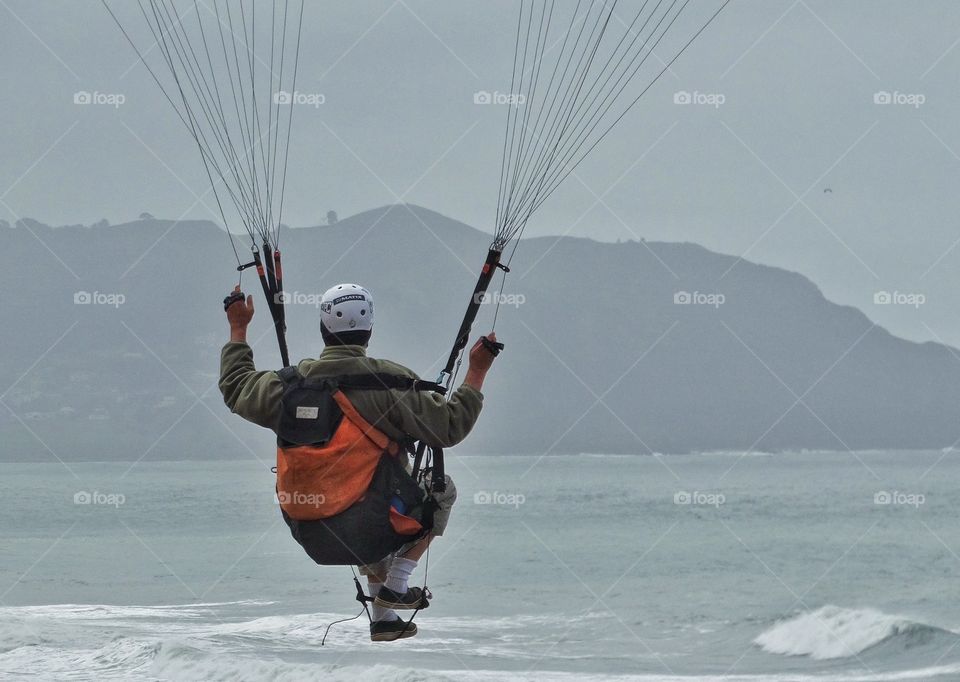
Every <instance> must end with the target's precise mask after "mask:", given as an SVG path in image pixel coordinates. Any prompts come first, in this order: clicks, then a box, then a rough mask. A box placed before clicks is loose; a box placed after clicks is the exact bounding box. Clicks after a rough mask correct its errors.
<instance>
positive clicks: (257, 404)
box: [220, 342, 483, 448]
mask: <svg viewBox="0 0 960 682" xmlns="http://www.w3.org/2000/svg"><path fill="white" fill-rule="evenodd" d="M297 369H298V370H299V371H300V374H301V375H303V376H304V377H306V378H308V379H321V378H323V377H329V376H343V375H352V374H368V373H386V374H396V375H400V376H409V377H414V378H417V375H416V374H414V373H413V372H412V371H411V370H409V369H407V368H406V367H403V366H402V365H398V364H396V363H394V362H390V361H388V360H376V359H374V358H370V357H367V353H366V349H365V348H364V347H363V346H328V347H327V348H324V350H323V352H322V353H321V354H320V357H319V358H317V359H316V360H311V359H307V360H301V361H300V364H298V365H297ZM220 392H221V393H222V394H223V401H224V402H225V403H226V404H227V407H229V408H230V410H231V411H232V412H234V413H235V414H238V415H240V416H241V417H243V418H244V419H246V420H247V421H251V422H253V423H254V424H259V425H260V426H264V427H266V428H268V429H272V428H273V427H274V426H275V425H276V423H277V419H278V417H279V414H280V398H281V396H282V394H283V382H282V381H281V380H280V377H278V376H277V373H276V372H274V371H257V368H256V366H255V365H254V362H253V349H252V348H250V346H248V345H247V344H245V343H236V342H230V343H228V344H227V345H225V346H224V347H223V351H222V352H221V356H220ZM344 393H345V394H346V396H347V398H349V400H350V402H351V403H353V405H354V407H356V408H357V411H358V412H359V413H360V415H361V416H362V417H363V418H364V419H366V420H367V421H368V422H370V423H371V424H373V425H374V426H375V427H376V428H378V429H380V430H381V431H382V432H383V433H384V434H386V435H387V436H388V437H390V438H392V439H393V440H401V439H402V438H403V437H404V436H405V435H406V436H410V437H412V438H413V439H415V440H422V441H424V442H425V443H426V444H427V445H429V446H431V447H443V448H446V447H452V446H454V445H456V444H457V443H459V442H460V441H462V440H463V439H464V438H466V437H467V434H469V433H470V430H471V429H472V428H473V425H474V424H475V423H476V422H477V418H478V417H479V416H480V409H481V408H482V407H483V394H482V393H480V391H477V390H476V389H474V388H471V387H470V386H461V387H460V388H458V389H457V390H456V391H455V392H454V393H453V395H452V396H450V400H446V399H445V398H444V397H443V396H440V395H438V394H436V393H434V392H432V391H400V390H396V389H390V390H384V391H368V390H356V389H344Z"/></svg>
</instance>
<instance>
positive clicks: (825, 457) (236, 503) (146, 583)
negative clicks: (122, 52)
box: [0, 452, 960, 682]
mask: <svg viewBox="0 0 960 682" xmlns="http://www.w3.org/2000/svg"><path fill="white" fill-rule="evenodd" d="M449 459H450V461H449V464H448V470H449V472H450V473H451V474H452V475H453V476H454V478H455V480H456V482H457V487H458V489H459V494H460V497H459V500H458V502H457V506H456V508H455V512H454V516H453V518H452V520H451V524H450V527H449V529H448V531H447V534H446V536H445V537H443V538H441V539H439V540H437V542H436V543H435V545H434V548H433V550H432V551H431V554H430V557H429V567H428V584H429V587H430V588H431V590H432V592H433V594H434V601H433V604H432V605H431V606H430V608H429V609H428V610H426V611H425V612H423V613H421V614H420V615H419V616H418V617H417V622H418V624H419V627H420V634H419V635H418V636H417V637H416V638H413V639H410V640H405V641H402V642H395V643H389V644H383V643H381V644H374V643H371V642H370V641H369V638H368V632H367V622H366V619H365V617H363V618H361V619H358V620H354V621H350V622H347V623H343V624H340V625H336V626H334V627H333V628H332V629H331V631H330V635H329V637H328V639H327V642H326V645H324V646H321V640H322V638H323V635H324V632H325V630H326V627H327V625H328V624H329V623H330V622H331V621H334V620H338V619H342V618H349V617H352V616H354V615H356V614H357V613H358V612H359V605H358V604H357V602H356V601H354V588H353V584H352V576H351V573H350V570H349V569H348V568H321V567H318V566H316V565H314V564H312V562H311V561H310V560H309V559H308V558H307V557H306V555H305V554H304V553H303V551H302V550H301V549H300V548H299V547H298V546H297V545H296V544H295V543H294V542H293V540H292V539H291V538H290V536H289V532H288V531H287V528H286V526H285V525H284V524H283V522H282V520H281V519H280V518H279V513H278V510H277V508H276V501H275V499H274V496H273V489H272V485H273V477H272V474H271V473H270V470H269V465H270V462H269V461H265V462H263V463H261V462H250V461H243V462H209V461H205V462H140V463H137V464H134V465H131V463H78V464H70V465H69V469H68V468H66V467H64V466H62V465H60V464H56V463H52V464H4V465H2V471H3V476H2V479H0V495H2V497H0V499H2V504H0V517H2V526H3V528H4V529H5V533H4V537H3V539H2V541H0V678H3V679H31V680H178V681H180V680H277V681H279V680H319V679H322V680H333V681H336V680H351V681H357V680H360V681H365V680H404V681H414V680H531V681H532V680H537V681H540V680H644V681H650V682H654V681H657V682H660V681H664V682H665V681H668V680H685V681H686V680H691V681H692V680H703V681H707V680H710V681H730V682H732V681H735V680H751V681H753V680H774V681H780V682H787V681H798V682H800V681H803V682H807V681H811V682H812V681H819V680H845V681H849V682H853V681H864V682H866V681H874V680H877V681H879V680H960V610H958V608H957V607H958V584H960V581H958V577H960V527H958V523H957V508H956V502H957V500H958V496H957V482H958V481H960V456H958V453H956V452H859V453H817V452H807V453H788V454H765V453H752V454H750V455H747V456H744V455H742V454H741V453H735V452H733V453H711V454H699V455H669V456H621V455H602V454H598V455H580V456H550V457H544V458H537V457H530V456H519V455H518V456H513V457H511V456H496V457H492V456H491V457H484V456H469V457H458V456H456V454H453V455H451V457H450V458H449ZM423 568H424V562H421V566H420V568H419V569H418V572H417V573H416V574H415V580H422V577H423Z"/></svg>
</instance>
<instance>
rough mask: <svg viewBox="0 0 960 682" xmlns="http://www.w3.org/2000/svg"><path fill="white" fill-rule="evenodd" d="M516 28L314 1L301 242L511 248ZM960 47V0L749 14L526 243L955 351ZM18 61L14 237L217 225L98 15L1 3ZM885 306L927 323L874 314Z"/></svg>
mask: <svg viewBox="0 0 960 682" xmlns="http://www.w3.org/2000/svg"><path fill="white" fill-rule="evenodd" d="M693 2H694V3H702V4H703V6H707V5H709V6H714V7H715V6H716V4H717V0H693ZM114 4H117V3H116V0H114ZM130 4H131V3H128V6H129V5H130ZM622 5H624V6H629V5H630V3H629V2H628V0H623V2H622ZM516 11H517V3H515V2H489V1H484V2H451V1H450V0H444V1H439V0H437V1H433V0H430V1H418V0H406V1H405V2H389V1H384V2H373V1H368V0H354V1H352V2H319V1H316V2H313V1H311V2H308V4H307V13H306V17H305V25H304V45H303V49H302V57H301V60H302V61H301V69H302V71H301V75H300V80H299V84H300V87H299V88H298V89H301V90H304V91H308V92H317V93H322V94H323V96H324V99H325V101H324V103H323V105H322V106H320V107H317V108H307V109H305V110H303V111H299V110H298V111H297V120H296V124H295V130H294V138H293V139H294V143H293V145H292V149H291V159H290V164H291V170H290V178H289V181H288V193H287V203H286V208H285V222H288V223H290V224H293V225H313V224H318V223H320V222H322V220H323V216H324V215H325V213H326V212H327V211H328V210H330V209H334V210H336V211H337V212H338V213H339V214H340V215H341V216H346V215H350V214H352V213H356V212H359V211H362V210H366V209H369V208H373V207H376V206H380V205H383V204H388V203H394V202H397V201H407V202H412V203H416V204H420V205H423V206H426V207H429V208H432V209H434V210H437V211H440V212H442V213H445V214H447V215H449V216H451V217H454V218H456V219H459V220H462V221H464V222H467V223H469V224H471V225H474V226H476V227H478V228H480V229H486V230H490V229H492V223H493V218H494V210H495V206H496V198H497V182H498V177H499V176H498V172H499V152H500V147H499V140H500V136H501V135H502V130H503V115H502V112H501V111H500V110H498V107H497V106H483V105H477V104H475V103H474V93H475V92H477V91H480V90H487V91H507V90H508V89H509V76H510V70H511V61H512V58H513V39H514V33H513V31H514V26H515V22H516ZM958 41H960V3H958V2H956V1H955V0H910V1H908V0H890V1H882V0H796V1H795V0H733V2H732V4H731V5H730V6H729V7H728V8H727V10H726V11H725V12H724V13H723V14H722V15H721V17H720V18H719V19H718V20H717V21H716V23H715V24H713V26H711V28H710V30H709V31H708V32H707V33H706V34H704V35H703V36H702V38H701V39H700V40H699V41H698V42H697V43H696V44H695V45H694V47H693V48H691V50H690V51H688V52H687V53H686V54H685V55H684V56H683V58H682V59H681V60H680V61H679V62H677V64H676V65H675V66H674V68H673V69H672V70H671V72H670V73H669V74H668V75H667V76H665V77H664V79H663V80H662V81H661V82H660V83H659V84H658V85H657V86H656V87H655V88H654V89H653V90H652V91H651V92H650V93H648V96H647V97H646V98H645V100H644V101H642V102H641V104H640V105H639V106H638V107H637V108H636V109H634V110H633V111H632V112H631V113H630V114H629V115H628V117H627V118H626V119H624V121H623V123H622V125H621V126H620V127H619V128H618V129H616V130H615V131H614V132H613V133H612V134H611V136H610V137H608V138H607V140H606V141H605V142H604V143H603V144H601V145H600V146H599V147H598V148H597V149H596V150H595V151H594V153H593V154H592V155H591V156H590V157H589V159H588V161H587V162H586V163H584V164H582V165H581V166H580V167H579V168H578V169H577V171H576V174H575V176H573V177H571V178H570V179H569V180H568V181H567V182H566V184H565V185H564V187H563V189H562V190H561V191H560V192H558V193H557V194H556V195H555V196H553V197H552V198H551V199H550V201H549V202H548V203H547V204H546V205H544V206H543V208H542V209H541V210H540V211H539V212H538V214H537V215H536V217H535V219H534V220H533V222H532V223H531V224H530V227H529V229H528V233H529V234H531V235H533V234H541V235H542V234H564V233H569V234H574V235H580V236H589V237H593V238H596V239H602V240H614V241H615V240H617V239H636V238H638V237H644V238H646V239H649V240H666V241H693V242H698V243H700V244H703V245H704V246H706V247H708V248H710V249H714V250H717V251H720V252H724V253H730V254H735V255H738V256H739V255H743V256H744V257H745V258H747V259H749V260H754V261H758V262H761V263H765V264H770V265H776V266H782V267H785V268H789V269H792V270H797V271H799V272H801V273H803V274H804V275H806V276H808V277H810V278H811V279H812V280H813V281H814V282H816V283H817V284H818V285H819V286H820V287H821V288H822V289H823V291H824V293H825V294H826V296H827V297H828V298H830V299H831V300H834V301H837V302H839V303H844V304H849V305H854V306H857V307H858V308H861V309H862V310H864V311H865V312H866V313H867V314H868V315H869V316H870V317H871V318H872V319H874V320H876V321H877V322H879V323H880V324H883V325H884V326H886V327H888V328H890V329H891V330H892V331H894V332H895V333H897V334H900V335H903V336H906V337H908V338H912V339H916V340H929V339H935V340H942V341H945V342H948V343H952V344H954V345H958V346H960V274H958V273H960V247H958V246H957V241H958V240H960V224H958V215H960V199H958V197H960V192H958V191H957V188H958V187H960V157H958V154H960V129H958V124H957V122H958V121H960V92H958V89H957V82H958V79H957V71H958V68H960V46H958ZM0 57H2V63H3V87H2V88H0V108H2V111H3V126H2V129H0V136H2V137H0V139H2V161H0V218H3V219H6V220H10V221H13V220H15V219H17V218H20V217H33V218H36V219H38V220H41V221H43V222H47V223H51V224H74V223H92V222H95V221H97V220H99V219H101V218H107V219H108V220H110V221H111V222H120V221H125V220H130V219H133V218H135V217H136V216H137V215H139V214H140V213H141V212H143V211H149V212H151V213H153V214H154V215H156V216H158V217H167V218H177V217H180V216H186V217H193V218H211V219H217V216H216V214H215V213H214V212H213V211H212V210H211V209H212V205H210V204H209V202H208V203H207V205H205V204H204V203H199V204H198V203H197V199H196V197H197V195H199V194H201V193H202V192H203V191H204V189H205V188H206V186H207V180H206V177H205V176H204V174H203V169H202V166H201V165H200V163H199V160H198V158H199V157H198V154H197V151H196V149H195V147H194V146H192V145H193V142H192V140H190V138H189V137H188V136H187V135H186V134H185V133H184V130H183V128H182V124H181V123H180V122H179V121H178V120H177V119H176V118H175V117H174V116H173V115H172V114H171V111H170V108H169V105H168V104H167V103H166V102H165V101H164V100H163V99H162V97H161V95H160V94H159V92H158V90H157V88H156V86H155V85H154V84H153V83H152V82H151V81H150V80H149V77H148V75H147V73H146V72H145V71H144V69H143V68H142V67H141V66H138V65H137V63H136V61H137V60H136V56H135V55H134V54H133V53H132V51H131V49H130V47H129V45H128V44H126V42H125V41H124V40H123V38H122V36H121V35H120V34H119V31H118V30H117V28H116V26H115V25H114V24H113V22H112V20H111V19H110V17H109V15H108V14H107V13H106V11H105V10H104V8H103V7H102V5H101V3H100V1H99V0H71V1H70V2H64V1H54V0H0ZM78 91H96V92H102V93H122V94H123V95H124V97H125V102H124V104H123V105H122V106H120V107H117V108H113V107H109V106H80V105H75V104H74V93H76V92H78ZM678 91H688V92H700V93H712V94H720V95H722V100H723V103H722V104H721V105H720V106H716V107H715V106H706V105H703V106H697V105H678V104H675V103H674V94H675V93H677V92H678ZM884 92H888V93H892V96H891V99H892V100H893V102H892V103H890V104H886V103H883V98H882V96H881V99H880V103H877V93H884ZM898 95H899V97H898ZM898 101H899V102H900V103H898ZM218 222H219V221H218ZM521 254H522V252H521ZM430 257H431V254H424V262H425V263H426V262H427V261H428V260H429V259H430ZM521 257H522V256H521ZM571 276H576V275H575V273H571ZM664 276H669V273H667V272H664ZM718 288H719V289H720V290H722V282H721V283H718ZM883 291H888V292H891V293H892V292H899V293H901V294H922V295H923V297H925V302H923V303H922V305H919V307H917V306H913V305H907V304H903V305H897V304H896V299H895V303H894V304H893V305H876V304H875V302H874V301H875V295H876V294H877V293H878V292H883ZM900 300H901V301H902V302H906V301H908V300H909V301H912V302H913V301H924V299H918V298H916V297H914V298H912V299H908V298H901V299H900Z"/></svg>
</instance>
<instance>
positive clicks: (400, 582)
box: [383, 557, 417, 594]
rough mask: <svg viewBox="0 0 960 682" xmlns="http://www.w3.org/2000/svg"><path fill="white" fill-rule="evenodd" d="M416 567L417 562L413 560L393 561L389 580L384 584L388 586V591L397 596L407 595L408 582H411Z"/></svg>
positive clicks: (401, 559)
mask: <svg viewBox="0 0 960 682" xmlns="http://www.w3.org/2000/svg"><path fill="white" fill-rule="evenodd" d="M416 567H417V562H416V561H414V560H412V559H404V558H403V557H394V559H393V561H391V562H390V570H389V571H387V580H386V582H384V583H383V584H384V585H386V586H387V589H390V590H393V591H394V592H396V593H397V594H406V592H407V582H409V580H410V575H411V574H412V573H413V570H414V569H415V568H416Z"/></svg>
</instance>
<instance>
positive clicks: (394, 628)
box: [370, 618, 417, 642]
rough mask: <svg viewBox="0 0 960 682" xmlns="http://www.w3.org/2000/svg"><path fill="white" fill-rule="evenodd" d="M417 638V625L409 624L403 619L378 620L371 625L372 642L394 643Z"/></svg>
mask: <svg viewBox="0 0 960 682" xmlns="http://www.w3.org/2000/svg"><path fill="white" fill-rule="evenodd" d="M416 636H417V624H416V623H408V622H407V621H405V620H404V619H403V618H397V619H396V620H377V621H374V622H372V623H370V641H371V642H392V641H394V640H396V639H406V638H407V637H416Z"/></svg>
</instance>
